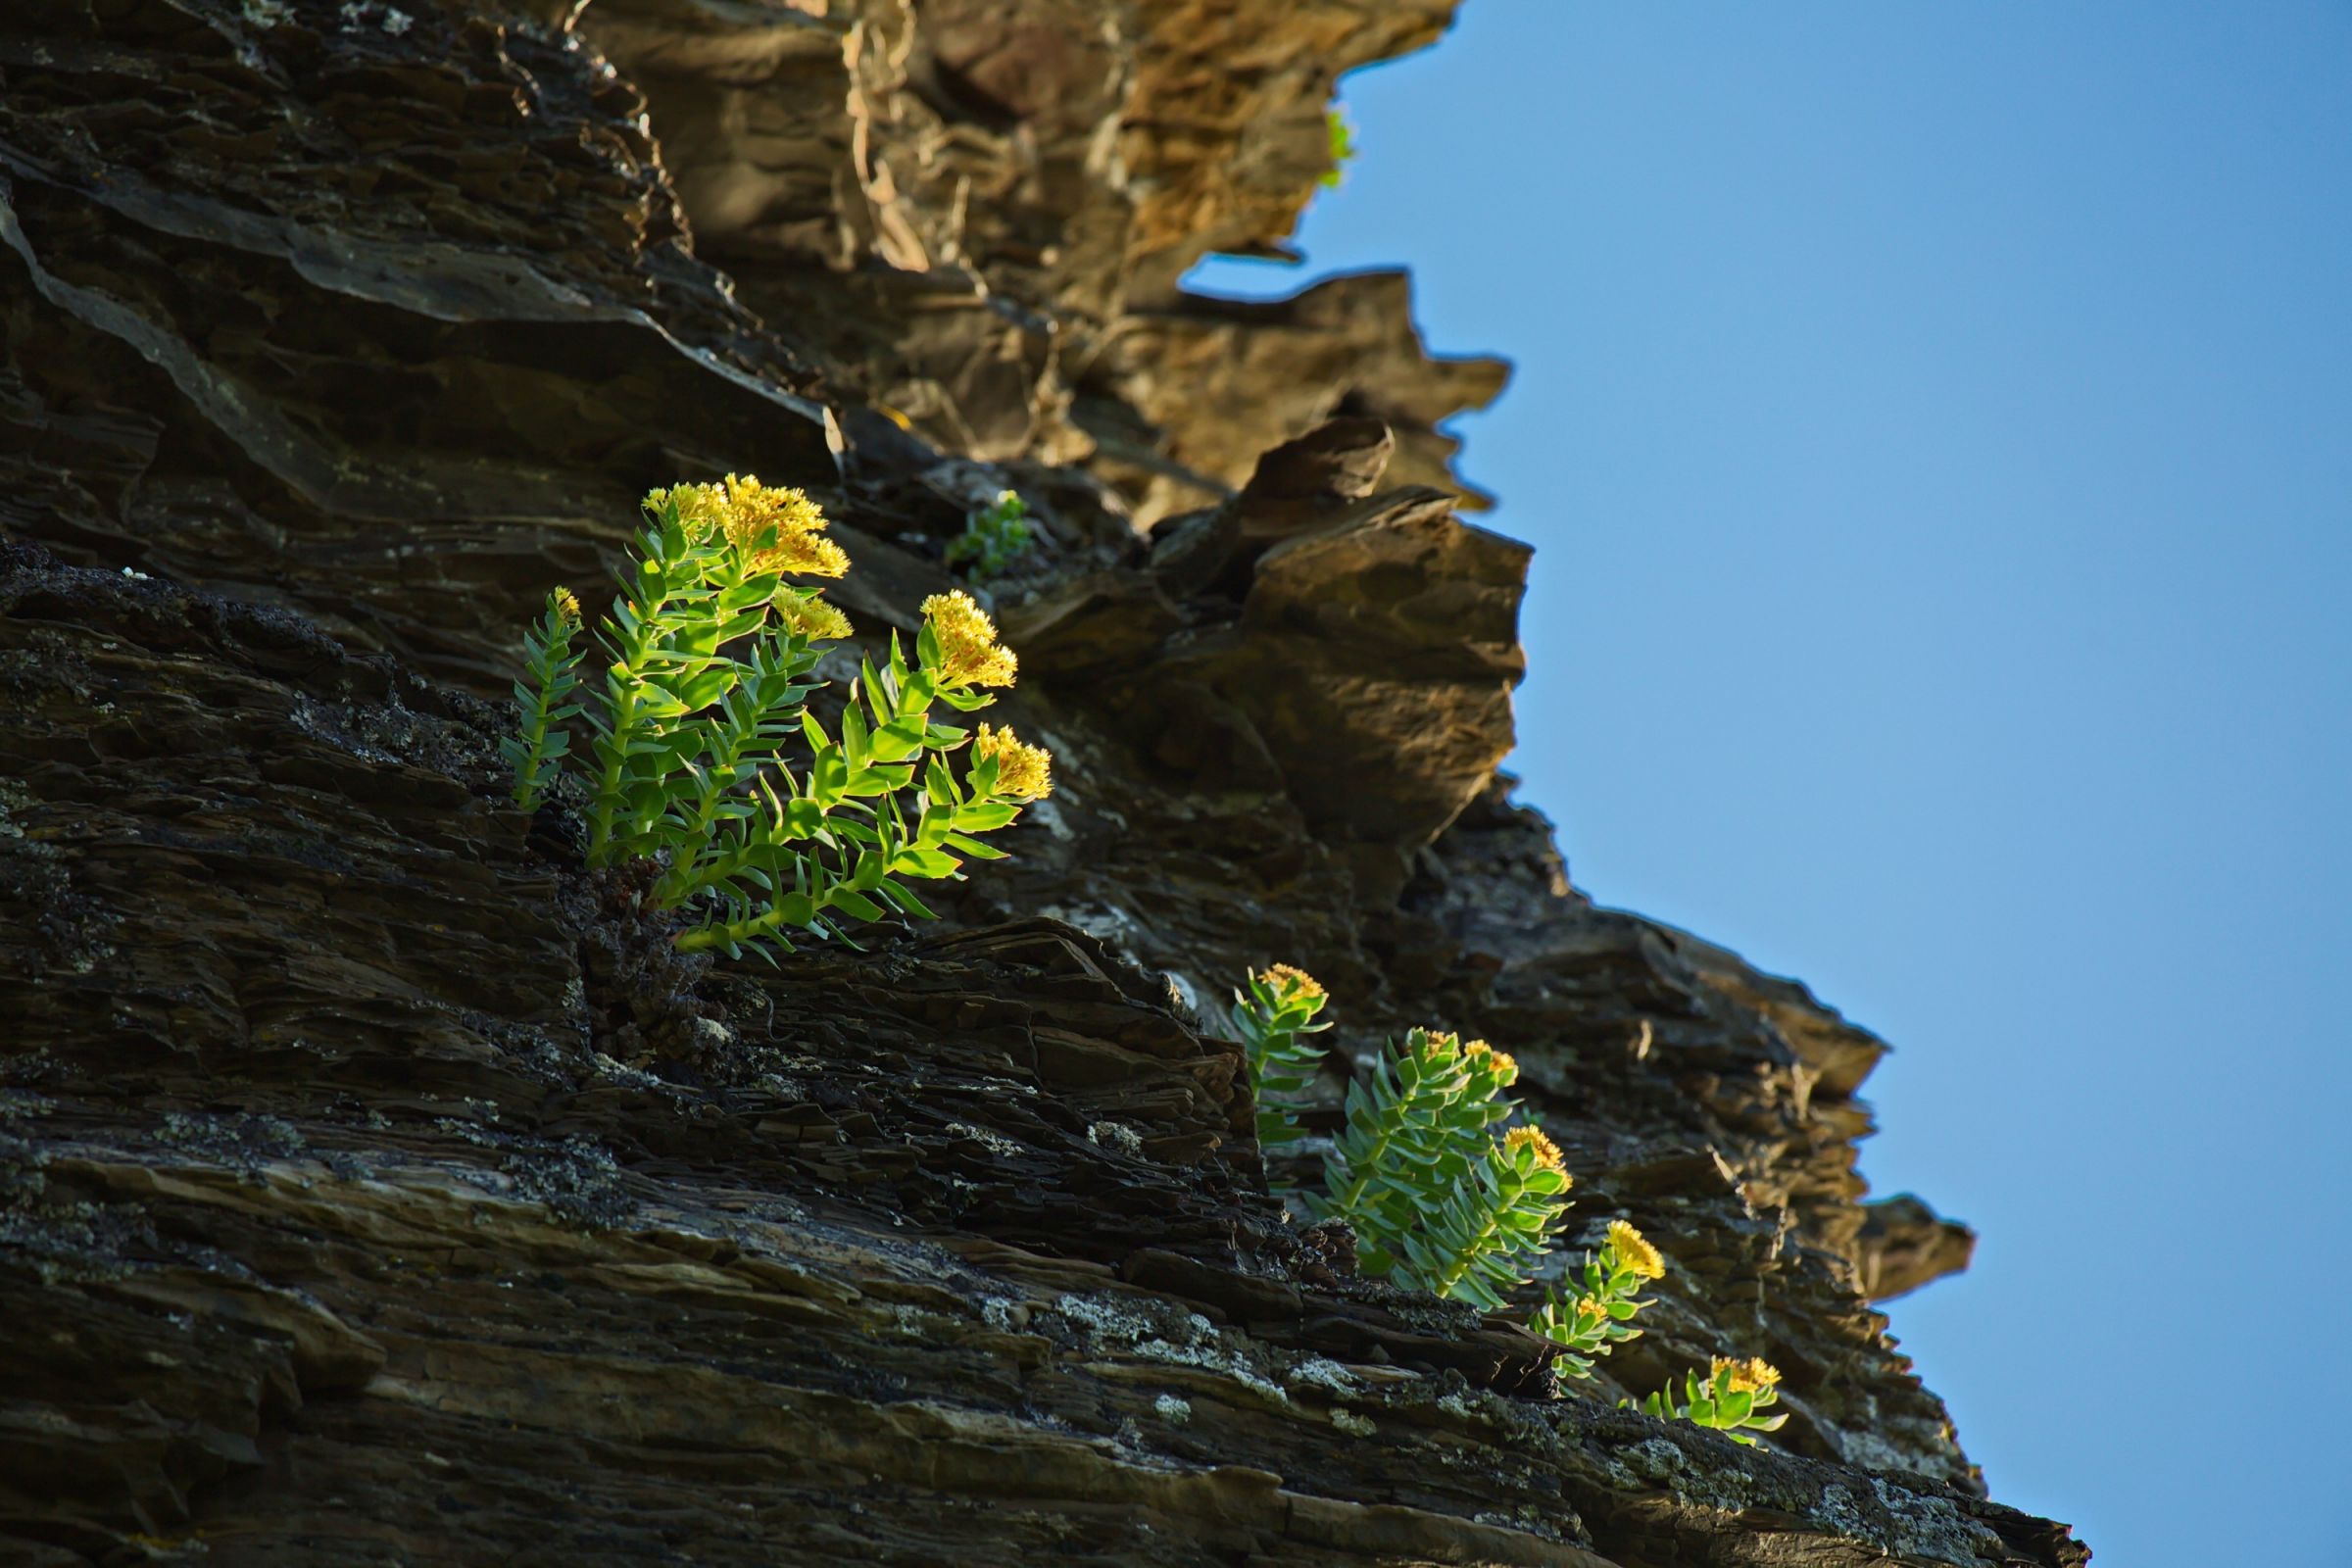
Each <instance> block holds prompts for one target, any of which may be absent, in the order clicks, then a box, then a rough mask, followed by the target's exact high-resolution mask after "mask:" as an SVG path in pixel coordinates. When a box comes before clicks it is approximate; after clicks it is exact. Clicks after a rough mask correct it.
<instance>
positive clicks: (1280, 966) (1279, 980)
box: [1258, 963, 1323, 1002]
mask: <svg viewBox="0 0 2352 1568" xmlns="http://www.w3.org/2000/svg"><path fill="white" fill-rule="evenodd" d="M1258 978H1259V979H1260V980H1263V981H1264V982H1265V983H1266V989H1267V990H1269V991H1271V992H1273V993H1274V994H1275V995H1276V996H1278V997H1280V998H1282V999H1283V1000H1284V1001H1286V1002H1287V1001H1289V1000H1290V999H1292V998H1293V997H1319V996H1322V995H1323V984H1322V982H1321V981H1319V980H1317V979H1316V978H1315V977H1314V976H1313V975H1311V974H1308V973H1307V972H1306V971H1305V970H1304V969H1295V968H1293V967H1292V966H1291V965H1289V964H1287V963H1277V964H1270V965H1268V966H1267V967H1266V968H1265V969H1264V970H1263V971H1262V972H1261V973H1260V974H1259V975H1258Z"/></svg>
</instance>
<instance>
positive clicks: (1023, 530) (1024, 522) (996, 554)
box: [948, 490, 1030, 582]
mask: <svg viewBox="0 0 2352 1568" xmlns="http://www.w3.org/2000/svg"><path fill="white" fill-rule="evenodd" d="M1029 544H1030V529H1029V503H1027V502H1026V501H1023V500H1022V499H1021V498H1020V496H1019V494H1018V493H1017V492H1015V491H1011V490H1001V491H999V492H998V493H997V499H996V501H995V502H994V503H993V504H992V505H990V506H988V507H986V508H984V509H983V510H981V511H979V512H975V513H973V514H972V515H971V516H970V517H969V518H967V519H966V520H965V522H964V525H963V532H961V533H960V534H957V535H956V537H955V538H954V539H951V540H950V541H948V565H949V567H950V568H951V569H952V568H954V567H956V566H968V567H969V568H970V573H969V574H970V576H971V579H972V581H974V582H986V581H988V579H990V578H991V577H996V576H1001V575H1002V574H1003V573H1004V570H1005V567H1007V566H1009V565H1011V564H1013V562H1014V561H1015V560H1017V559H1018V558H1019V557H1020V554H1021V552H1022V551H1024V550H1027V549H1028V548H1029Z"/></svg>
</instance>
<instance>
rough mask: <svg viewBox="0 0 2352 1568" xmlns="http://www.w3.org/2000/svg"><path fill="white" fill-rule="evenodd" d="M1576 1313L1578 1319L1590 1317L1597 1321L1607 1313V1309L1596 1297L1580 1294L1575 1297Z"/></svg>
mask: <svg viewBox="0 0 2352 1568" xmlns="http://www.w3.org/2000/svg"><path fill="white" fill-rule="evenodd" d="M1576 1315H1577V1317H1578V1318H1579V1319H1580V1320H1581V1319H1584V1318H1591V1319H1593V1321H1594V1322H1596V1323H1597V1322H1599V1321H1600V1320H1601V1319H1602V1318H1604V1317H1607V1316H1608V1315H1609V1309H1608V1307H1607V1306H1605V1305H1603V1304H1602V1303H1601V1301H1600V1300H1599V1299H1598V1298H1596V1297H1591V1296H1580V1297H1578V1298H1577V1299H1576Z"/></svg>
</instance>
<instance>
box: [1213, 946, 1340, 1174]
mask: <svg viewBox="0 0 2352 1568" xmlns="http://www.w3.org/2000/svg"><path fill="white" fill-rule="evenodd" d="M1233 1000H1234V1014H1233V1016H1234V1024H1235V1027H1236V1028H1237V1029H1238V1030H1239V1032H1240V1034H1241V1037H1242V1044H1243V1046H1244V1047H1245V1048H1247V1049H1246V1051H1245V1054H1246V1056H1247V1058H1248V1060H1249V1063H1250V1087H1251V1088H1253V1089H1254V1090H1255V1091H1256V1102H1257V1141H1258V1142H1259V1143H1261V1144H1287V1143H1291V1142H1294V1141H1296V1140H1298V1139H1300V1138H1303V1137H1305V1136H1306V1133H1305V1131H1304V1130H1303V1129H1302V1128H1300V1127H1299V1096H1300V1095H1301V1094H1304V1093H1305V1092H1306V1087H1307V1086H1308V1085H1309V1084H1311V1083H1313V1082H1314V1080H1315V1073H1316V1070H1317V1069H1318V1068H1320V1067H1321V1066H1322V1065H1323V1051H1322V1048H1321V1047H1319V1046H1312V1045H1301V1044H1300V1043H1299V1036H1300V1035H1314V1034H1321V1033H1322V1032H1323V1031H1324V1030H1326V1029H1328V1028H1330V1027H1331V1025H1329V1024H1327V1023H1316V1022H1315V1021H1314V1017H1315V1014H1316V1013H1318V1012H1321V1011H1322V1010H1323V1004H1324V1003H1325V1002H1326V1001H1328V1000H1329V999H1328V998H1327V997H1326V996H1325V995H1324V993H1323V988H1322V987H1321V986H1320V985H1318V984H1316V982H1315V977H1314V976H1313V975H1310V974H1308V973H1307V972H1306V971H1305V970H1303V969H1294V968H1292V967H1291V966H1290V965H1289V964H1287V963H1278V964H1275V965H1273V966H1272V967H1270V968H1268V969H1266V970H1264V971H1262V972H1252V973H1251V974H1250V976H1249V989H1248V990H1247V992H1243V991H1236V992H1235V993H1234V994H1233Z"/></svg>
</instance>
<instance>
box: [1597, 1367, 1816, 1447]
mask: <svg viewBox="0 0 2352 1568" xmlns="http://www.w3.org/2000/svg"><path fill="white" fill-rule="evenodd" d="M1780 1381H1781V1374H1780V1369H1779V1368H1778V1367H1775V1366H1774V1365H1773V1364H1772V1363H1771V1362H1769V1361H1763V1360H1758V1359H1757V1358H1755V1357H1754V1356H1750V1357H1748V1358H1747V1359H1746V1360H1744V1361H1735V1360H1733V1359H1732V1358H1731V1357H1729V1356H1724V1355H1719V1356H1717V1357H1715V1360H1714V1363H1713V1364H1712V1365H1711V1366H1709V1367H1708V1368H1707V1375H1706V1377H1705V1379H1704V1380H1703V1381H1702V1380H1701V1379H1700V1377H1699V1375H1698V1374H1697V1373H1695V1372H1686V1373H1684V1374H1683V1397H1682V1399H1681V1401H1680V1402H1679V1403H1678V1402H1677V1401H1676V1400H1675V1399H1674V1397H1673V1394H1674V1386H1673V1385H1672V1384H1668V1385H1667V1386H1666V1388H1664V1389H1663V1390H1661V1391H1659V1392H1658V1393H1656V1394H1652V1395H1649V1396H1646V1397H1644V1398H1643V1399H1642V1403H1641V1405H1640V1406H1639V1408H1640V1409H1641V1411H1642V1414H1644V1415H1654V1416H1656V1417H1657V1418H1658V1419H1659V1420H1661V1421H1689V1422H1691V1423H1693V1424H1694V1425H1697V1426H1702V1427H1712V1428H1713V1429H1714V1430H1715V1431H1717V1432H1721V1433H1723V1434H1724V1435H1725V1436H1727V1437H1729V1438H1730V1439H1731V1440H1732V1441H1733V1442H1734V1443H1743V1444H1745V1445H1747V1446H1749V1447H1754V1446H1756V1440H1755V1439H1753V1438H1751V1437H1749V1436H1747V1434H1748V1433H1749V1432H1777V1431H1779V1430H1780V1428H1781V1423H1782V1422H1784V1421H1786V1420H1788V1419H1789V1413H1788V1412H1787V1411H1785V1410H1784V1411H1782V1412H1780V1413H1779V1414H1777V1415H1765V1414H1763V1413H1762V1412H1763V1411H1764V1410H1765V1409H1766V1408H1767V1407H1768V1406H1770V1405H1772V1404H1774V1403H1777V1402H1778V1401H1779V1399H1780V1397H1781V1391H1780V1388H1779V1384H1780ZM1618 1402H1619V1407H1620V1408H1622V1409H1628V1410H1630V1409H1634V1408H1636V1406H1635V1404H1634V1401H1633V1400H1631V1399H1623V1400H1620V1401H1618Z"/></svg>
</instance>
